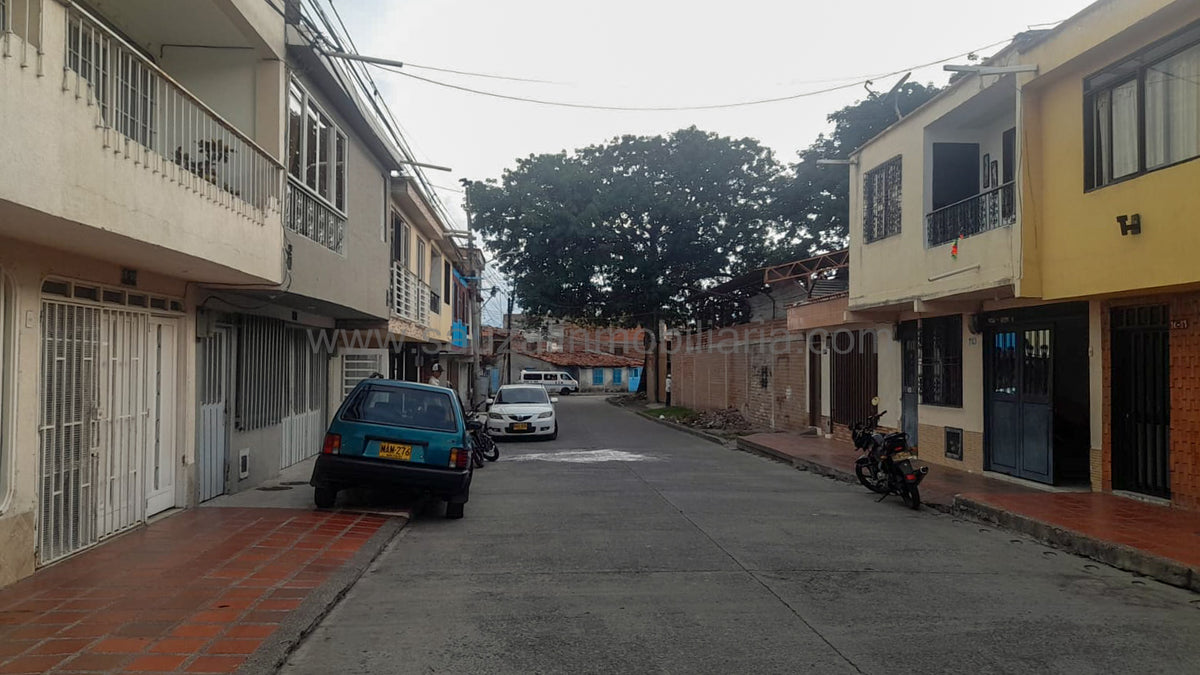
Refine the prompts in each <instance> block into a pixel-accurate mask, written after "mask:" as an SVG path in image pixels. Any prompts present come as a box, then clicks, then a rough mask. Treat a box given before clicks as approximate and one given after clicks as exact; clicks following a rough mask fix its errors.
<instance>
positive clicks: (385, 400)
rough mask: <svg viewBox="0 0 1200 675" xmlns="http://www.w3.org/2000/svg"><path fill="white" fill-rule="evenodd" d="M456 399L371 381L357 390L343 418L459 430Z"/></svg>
mask: <svg viewBox="0 0 1200 675" xmlns="http://www.w3.org/2000/svg"><path fill="white" fill-rule="evenodd" d="M454 412H455V405H454V399H453V398H451V397H450V395H449V394H445V393H442V392H436V391H427V390H424V389H407V388H402V387H389V386H386V385H374V384H369V385H366V386H364V387H363V388H362V389H360V390H359V392H358V393H357V394H355V396H354V398H353V399H352V400H351V401H350V402H349V403H348V404H347V405H346V408H345V410H343V411H342V419H344V420H347V421H351V422H370V423H372V424H384V425H388V426H397V427H411V428H415V429H433V430H435V431H457V430H458V419H457V418H456V416H455V414H454Z"/></svg>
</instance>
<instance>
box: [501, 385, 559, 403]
mask: <svg viewBox="0 0 1200 675" xmlns="http://www.w3.org/2000/svg"><path fill="white" fill-rule="evenodd" d="M549 402H550V397H549V396H547V395H546V390H545V389H532V388H530V389H526V388H524V387H521V388H518V389H504V388H503V387H501V389H500V391H498V392H496V403H549Z"/></svg>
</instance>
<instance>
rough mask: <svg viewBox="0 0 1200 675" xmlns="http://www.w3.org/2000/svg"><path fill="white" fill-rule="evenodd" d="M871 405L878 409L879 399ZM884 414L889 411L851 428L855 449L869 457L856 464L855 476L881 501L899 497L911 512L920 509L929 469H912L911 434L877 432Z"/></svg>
mask: <svg viewBox="0 0 1200 675" xmlns="http://www.w3.org/2000/svg"><path fill="white" fill-rule="evenodd" d="M871 404H872V405H879V399H878V398H874V399H872V401H871ZM885 414H887V411H886V410H884V411H882V412H879V413H877V414H875V415H872V416H870V417H868V418H867V419H865V420H862V421H861V422H856V423H855V424H854V425H853V426H851V427H850V435H851V437H852V438H853V439H854V447H856V448H858V449H859V450H860V451H862V452H864V453H866V454H865V455H863V456H862V457H859V458H858V460H857V461H856V462H855V463H854V474H855V475H856V476H858V482H860V483H862V484H863V486H865V487H866V488H867V489H868V490H871V491H872V492H875V493H878V494H881V495H883V497H880V498H879V499H880V500H881V501H882V500H883V498H884V497H887V496H888V495H889V494H895V495H900V498H901V499H902V500H904V503H905V505H907V506H908V507H909V508H911V509H919V508H921V490H920V487H919V486H920V484H921V481H922V480H924V479H925V476H926V474H928V473H929V467H927V466H921V467H914V466H913V463H912V460H913V458H915V457H916V456H917V453H916V451H914V450H913V449H912V448H911V447H909V445H908V434H906V433H904V432H903V431H897V432H893V433H890V434H886V435H885V434H881V433H878V432H876V430H875V428H876V427H877V426H878V425H879V420H880V418H882V417H883V416H884V415H885Z"/></svg>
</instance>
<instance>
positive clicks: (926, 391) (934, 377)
mask: <svg viewBox="0 0 1200 675" xmlns="http://www.w3.org/2000/svg"><path fill="white" fill-rule="evenodd" d="M921 403H925V404H927V405H942V406H949V407H954V408H961V407H962V315H961V314H954V315H951V316H941V317H938V318H936V319H923V320H922V321H921Z"/></svg>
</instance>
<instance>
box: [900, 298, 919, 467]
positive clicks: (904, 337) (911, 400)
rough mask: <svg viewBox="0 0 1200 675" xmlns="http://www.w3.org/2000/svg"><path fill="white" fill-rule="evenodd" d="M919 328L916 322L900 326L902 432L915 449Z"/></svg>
mask: <svg viewBox="0 0 1200 675" xmlns="http://www.w3.org/2000/svg"><path fill="white" fill-rule="evenodd" d="M917 326H918V324H917V322H916V321H905V322H903V323H901V324H900V349H901V359H902V360H901V363H900V430H901V431H903V432H904V433H905V434H908V444H909V445H911V446H912V447H914V448H916V447H918V442H917V431H918V429H919V428H920V422H919V417H918V414H917V410H918V404H919V403H920V399H919V396H920V393H919V392H920V380H919V379H918V375H917V372H918V367H919V364H920V360H921V333H920V331H919V329H918V327H917Z"/></svg>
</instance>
